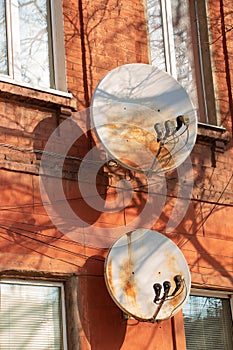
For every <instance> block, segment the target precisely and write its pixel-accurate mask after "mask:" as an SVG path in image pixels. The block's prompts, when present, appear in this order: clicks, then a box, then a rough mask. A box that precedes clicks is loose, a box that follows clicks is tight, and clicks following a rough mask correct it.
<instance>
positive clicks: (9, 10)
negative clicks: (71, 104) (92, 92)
mask: <svg viewBox="0 0 233 350" xmlns="http://www.w3.org/2000/svg"><path fill="white" fill-rule="evenodd" d="M17 7H18V5H17V0H6V31H7V52H8V75H3V74H1V75H0V81H4V82H8V83H11V84H15V85H20V86H23V87H29V88H33V89H36V90H39V91H45V92H49V93H54V94H58V95H61V96H65V97H72V94H70V93H68V92H67V84H66V65H65V45H64V29H63V9H62V0H50V8H51V33H52V58H53V71H54V73H52V74H54V84H55V86H54V88H43V87H38V86H36V85H32V84H27V83H25V82H23V81H22V79H21V73H20V71H19V70H18V71H17V68H16V67H19V66H20V65H19V64H17V62H19V57H20V51H19V49H20V48H19V38H18V29H17V28H18V26H19V24H18V12H17Z"/></svg>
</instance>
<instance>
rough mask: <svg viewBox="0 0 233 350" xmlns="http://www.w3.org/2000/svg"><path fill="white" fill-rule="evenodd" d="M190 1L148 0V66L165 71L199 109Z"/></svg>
mask: <svg viewBox="0 0 233 350" xmlns="http://www.w3.org/2000/svg"><path fill="white" fill-rule="evenodd" d="M189 14H190V12H189V1H188V0H184V1H179V0H147V15H148V16H147V18H148V31H149V43H150V55H151V63H152V64H153V65H155V66H157V67H158V68H160V69H162V70H165V71H167V72H168V73H169V74H171V75H172V76H173V77H174V78H175V79H177V80H178V81H179V82H180V83H181V84H182V86H183V87H184V88H185V89H186V90H187V92H188V93H189V94H190V97H191V99H192V102H193V104H194V106H195V107H196V108H197V107H198V101H197V87H196V80H195V71H194V53H193V45H192V34H191V21H190V15H189Z"/></svg>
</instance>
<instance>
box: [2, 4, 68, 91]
mask: <svg viewBox="0 0 233 350" xmlns="http://www.w3.org/2000/svg"><path fill="white" fill-rule="evenodd" d="M62 20H63V19H62V1H61V0H56V1H55V0H50V1H49V0H0V34H1V47H0V79H2V80H4V79H8V80H9V79H10V81H12V82H15V83H18V84H29V86H33V87H36V88H42V89H43V88H44V89H48V88H51V89H57V90H62V91H66V84H65V64H64V61H65V60H64V57H65V56H64V43H63V37H64V34H63V29H62V28H63V26H62Z"/></svg>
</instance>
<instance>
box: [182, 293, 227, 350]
mask: <svg viewBox="0 0 233 350" xmlns="http://www.w3.org/2000/svg"><path fill="white" fill-rule="evenodd" d="M183 315H184V325H185V335H186V345H187V350H213V349H214V350H223V349H224V350H232V349H233V339H232V317H231V307H230V300H229V299H223V298H213V297H205V296H193V295H191V296H190V297H189V299H188V302H187V303H186V304H185V305H184V308H183Z"/></svg>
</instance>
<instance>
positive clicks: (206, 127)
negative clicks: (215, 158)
mask: <svg viewBox="0 0 233 350" xmlns="http://www.w3.org/2000/svg"><path fill="white" fill-rule="evenodd" d="M199 142H205V143H208V144H212V145H214V147H215V150H216V151H218V152H224V151H225V148H226V145H227V144H228V143H229V142H230V133H229V132H228V131H227V130H226V129H225V128H223V127H219V126H215V125H210V124H204V123H198V130H197V143H199Z"/></svg>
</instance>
